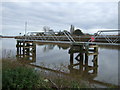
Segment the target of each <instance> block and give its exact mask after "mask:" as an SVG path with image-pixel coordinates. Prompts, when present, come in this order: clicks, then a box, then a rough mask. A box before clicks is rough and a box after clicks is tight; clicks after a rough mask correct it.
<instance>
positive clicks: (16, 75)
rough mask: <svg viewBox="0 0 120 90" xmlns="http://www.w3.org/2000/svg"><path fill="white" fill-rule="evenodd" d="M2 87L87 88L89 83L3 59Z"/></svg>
mask: <svg viewBox="0 0 120 90" xmlns="http://www.w3.org/2000/svg"><path fill="white" fill-rule="evenodd" d="M2 66H3V68H2V88H3V90H4V89H13V88H15V89H23V88H24V89H37V88H46V89H55V88H56V89H60V88H86V87H88V86H87V85H85V84H83V83H81V82H80V81H78V80H75V79H71V78H69V77H66V78H65V77H61V76H60V75H56V76H52V75H48V74H45V72H40V71H38V70H35V69H34V68H32V67H30V66H28V65H25V64H21V63H19V62H17V61H12V60H5V59H4V60H3V62H2Z"/></svg>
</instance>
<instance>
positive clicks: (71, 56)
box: [70, 53, 74, 65]
mask: <svg viewBox="0 0 120 90" xmlns="http://www.w3.org/2000/svg"><path fill="white" fill-rule="evenodd" d="M73 59H74V54H73V53H70V65H73Z"/></svg>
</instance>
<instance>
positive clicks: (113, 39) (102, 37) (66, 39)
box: [17, 30, 120, 45]
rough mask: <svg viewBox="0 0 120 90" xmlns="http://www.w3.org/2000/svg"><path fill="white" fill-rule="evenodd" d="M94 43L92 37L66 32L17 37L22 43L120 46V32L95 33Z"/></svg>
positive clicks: (31, 33)
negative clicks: (59, 34)
mask: <svg viewBox="0 0 120 90" xmlns="http://www.w3.org/2000/svg"><path fill="white" fill-rule="evenodd" d="M92 37H94V41H92V38H91V36H86V35H85V36H73V35H71V34H70V33H69V32H66V31H64V32H63V35H61V36H58V35H56V34H55V33H49V35H45V34H43V33H40V32H28V33H27V34H26V35H25V36H20V37H17V39H18V40H20V41H34V42H43V43H62V44H76V45H79V44H97V45H120V30H102V31H98V32H97V33H95V34H94V35H93V36H92Z"/></svg>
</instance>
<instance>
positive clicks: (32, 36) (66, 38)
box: [21, 31, 75, 42]
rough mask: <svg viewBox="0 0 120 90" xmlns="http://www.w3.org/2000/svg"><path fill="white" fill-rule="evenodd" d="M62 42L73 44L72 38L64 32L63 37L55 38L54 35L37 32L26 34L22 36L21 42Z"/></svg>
mask: <svg viewBox="0 0 120 90" xmlns="http://www.w3.org/2000/svg"><path fill="white" fill-rule="evenodd" d="M61 38H62V40H63V41H67V42H75V40H74V38H73V37H72V36H71V34H70V33H69V32H66V31H64V32H63V36H62V37H61V36H57V35H56V34H55V33H48V34H47V35H46V34H43V33H39V32H34V33H33V32H28V33H27V35H25V36H22V38H21V39H22V40H23V41H27V40H31V41H32V40H33V41H36V40H41V41H55V42H60V41H61V40H60V39H61Z"/></svg>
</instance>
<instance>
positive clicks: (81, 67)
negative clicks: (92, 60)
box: [79, 53, 84, 73]
mask: <svg viewBox="0 0 120 90" xmlns="http://www.w3.org/2000/svg"><path fill="white" fill-rule="evenodd" d="M83 60H84V58H83V53H80V66H79V71H80V73H82V72H83Z"/></svg>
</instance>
